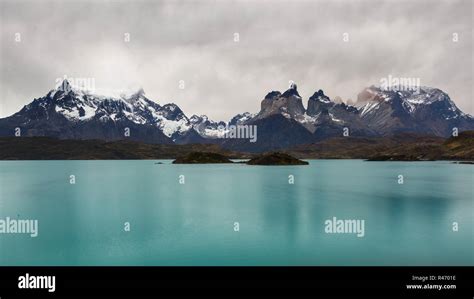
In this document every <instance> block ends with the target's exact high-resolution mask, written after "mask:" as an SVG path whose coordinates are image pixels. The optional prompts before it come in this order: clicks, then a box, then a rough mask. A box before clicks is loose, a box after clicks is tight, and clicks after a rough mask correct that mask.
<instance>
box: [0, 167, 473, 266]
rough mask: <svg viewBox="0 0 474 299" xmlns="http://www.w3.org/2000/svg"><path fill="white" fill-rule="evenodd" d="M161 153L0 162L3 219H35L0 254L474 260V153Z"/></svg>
mask: <svg viewBox="0 0 474 299" xmlns="http://www.w3.org/2000/svg"><path fill="white" fill-rule="evenodd" d="M155 162H157V161H150V160H149V161H2V162H0V219H5V218H6V217H11V218H14V219H37V220H38V222H39V232H38V236H37V237H36V238H31V237H30V236H29V235H25V234H0V265H474V220H473V219H474V210H473V208H474V206H473V202H474V198H473V192H474V189H473V188H474V187H473V185H474V184H473V183H474V166H473V165H459V164H453V163H450V162H364V161H361V160H310V165H308V166H247V165H243V164H238V165H237V164H236V165H232V164H227V165H226V164H220V165H173V164H170V163H171V161H169V160H166V161H161V162H163V163H164V164H155ZM70 175H74V176H75V180H76V183H75V184H74V185H72V184H70ZM180 175H184V180H185V181H184V184H180V182H179V180H180V177H179V176H180ZM289 175H293V176H294V184H289V182H288V180H289ZM399 175H403V178H404V182H403V184H399V183H398V179H399V178H398V176H399ZM333 217H337V219H359V220H364V222H365V235H364V237H361V238H359V237H357V236H356V235H355V234H328V233H325V221H326V220H327V219H332V218H333ZM125 222H129V223H130V231H125V230H124V228H125ZM235 222H238V224H239V231H235V230H234V227H235ZM453 222H457V223H458V231H453Z"/></svg>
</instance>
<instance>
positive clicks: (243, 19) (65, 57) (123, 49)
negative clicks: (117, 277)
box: [0, 0, 474, 120]
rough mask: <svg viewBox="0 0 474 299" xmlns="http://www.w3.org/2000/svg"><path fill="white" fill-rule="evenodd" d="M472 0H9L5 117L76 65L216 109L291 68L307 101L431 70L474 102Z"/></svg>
mask: <svg viewBox="0 0 474 299" xmlns="http://www.w3.org/2000/svg"><path fill="white" fill-rule="evenodd" d="M472 3H473V1H471V0H466V1H462V0H460V1H433V0H428V1H421V0H420V1H390V0H387V1H378V0H370V1H367V0H362V1H357V0H356V1H353V0H350V1H349V0H347V1H346V0H342V1H326V0H324V1H321V0H315V1H289V0H288V1H257V0H253V1H210V0H203V1H140V0H138V1H132V0H129V1H102V0H97V1H77V0H76V1H72V0H71V1H48V0H46V1H31V0H26V1H25V0H19V1H7V0H0V5H1V11H0V14H1V21H0V22H1V24H0V25H1V28H0V38H1V39H0V55H1V62H0V65H1V72H0V76H1V77H0V82H1V85H0V87H1V90H0V96H1V98H0V117H5V116H8V115H11V114H12V113H14V112H16V111H18V110H19V109H21V107H23V105H25V104H27V103H29V102H31V101H32V100H33V98H35V97H41V96H43V95H45V94H46V93H47V92H48V91H49V90H50V89H52V88H53V87H54V84H55V80H56V79H57V78H59V77H63V76H64V75H67V76H68V77H72V78H76V77H81V78H84V77H85V78H95V85H96V87H97V88H108V89H123V88H127V87H132V86H141V87H143V89H144V90H145V93H146V95H147V97H149V98H150V99H152V100H154V101H156V102H158V103H159V104H165V103H168V102H174V103H176V104H178V105H179V106H180V107H181V109H183V111H184V112H185V113H186V115H188V116H189V117H190V116H191V115H192V114H207V115H208V116H210V117H211V118H212V119H216V120H228V119H229V118H230V117H232V116H234V115H235V114H237V113H241V112H244V111H250V112H257V111H258V110H259V109H260V101H261V100H262V99H263V97H264V96H265V94H266V93H267V92H269V91H271V90H280V91H284V90H285V89H286V88H287V87H288V82H289V81H290V80H293V81H295V82H296V83H297V85H298V90H299V92H300V95H301V96H302V97H303V103H304V105H305V106H306V104H307V99H308V98H309V96H311V95H312V94H313V92H315V91H316V90H318V89H323V90H324V91H325V93H326V94H328V95H329V96H330V97H331V98H334V97H335V96H340V97H342V98H343V99H344V100H346V99H348V98H351V99H356V97H357V94H358V93H359V92H360V91H361V90H362V89H363V88H364V87H366V86H369V85H372V84H379V83H380V79H381V78H383V77H387V76H389V75H392V76H393V77H419V78H420V80H421V85H425V86H432V87H438V88H440V89H442V90H444V91H446V92H447V93H448V94H449V95H450V96H451V99H452V100H454V101H455V103H456V104H457V105H458V106H459V107H460V108H461V109H462V110H463V111H464V112H467V113H470V114H472V113H473V112H474V109H473V104H472V101H473V97H472V85H473V64H472V63H473V60H472V59H473V58H472V55H473V54H472V53H473V49H472V38H473V35H472V34H473V33H472V27H473V22H472V14H473V8H472ZM16 33H20V34H21V42H16V41H15V34H16ZM124 33H130V42H128V43H127V42H125V41H124ZM235 33H238V34H239V41H238V42H235V41H234V37H235V35H234V34H235ZM344 33H348V34H349V35H348V37H349V41H348V42H345V41H344V40H343V35H344ZM453 33H457V34H458V37H459V40H458V42H453ZM180 80H183V81H184V84H185V85H184V89H180V88H179V81H180Z"/></svg>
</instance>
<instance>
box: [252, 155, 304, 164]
mask: <svg viewBox="0 0 474 299" xmlns="http://www.w3.org/2000/svg"><path fill="white" fill-rule="evenodd" d="M247 164H248V165H308V164H309V163H308V162H306V161H303V160H300V159H296V158H294V157H292V156H290V155H288V154H283V153H267V154H263V155H259V156H257V157H255V158H253V159H250V160H249V161H248V162H247Z"/></svg>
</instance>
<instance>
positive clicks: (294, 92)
mask: <svg viewBox="0 0 474 299" xmlns="http://www.w3.org/2000/svg"><path fill="white" fill-rule="evenodd" d="M281 96H282V97H284V98H289V97H291V96H295V97H300V98H301V96H300V94H299V93H298V87H297V86H296V83H291V84H290V87H289V88H288V89H287V90H286V91H285V92H284V93H283V94H282V95H281Z"/></svg>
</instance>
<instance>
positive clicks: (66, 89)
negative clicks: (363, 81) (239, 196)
mask: <svg viewBox="0 0 474 299" xmlns="http://www.w3.org/2000/svg"><path fill="white" fill-rule="evenodd" d="M306 107H307V108H305V107H304V106H303V102H302V97H301V96H300V95H299V93H298V90H297V86H296V84H293V85H292V86H290V88H289V89H288V90H286V91H285V92H283V93H281V92H279V91H272V92H270V93H268V94H267V95H266V96H265V97H264V99H263V100H262V102H261V109H260V111H259V112H258V113H255V114H251V113H249V112H245V113H242V114H238V115H236V116H235V117H233V118H232V119H231V120H229V121H227V122H224V121H213V120H210V119H209V118H208V117H207V116H206V115H200V116H197V115H192V116H191V117H189V118H188V117H187V116H186V114H185V113H184V112H183V111H182V110H181V109H180V108H179V107H178V106H177V105H175V104H173V103H171V104H165V105H163V106H162V105H160V104H158V103H156V102H154V101H152V100H150V99H148V98H147V97H146V96H145V92H144V91H143V89H139V90H136V91H132V92H130V91H128V92H118V93H115V94H108V95H104V94H101V93H100V92H90V91H85V90H82V89H78V88H75V87H73V86H71V85H70V84H69V82H68V81H67V80H65V81H64V82H63V84H62V85H61V86H60V87H58V88H55V89H53V90H51V91H49V92H48V93H47V94H46V95H45V96H43V97H41V98H37V99H34V100H33V101H32V102H31V103H29V104H28V105H26V106H24V107H23V108H22V109H21V110H20V111H19V112H17V113H15V114H13V115H12V116H9V117H6V118H3V119H0V136H14V134H15V132H16V131H15V130H16V129H17V128H20V129H21V130H22V133H21V135H22V136H51V137H57V138H62V139H104V140H117V139H126V138H129V139H132V140H137V141H142V142H147V143H168V144H172V143H209V142H212V143H220V144H221V145H222V146H224V147H226V148H230V149H234V150H244V151H264V150H270V149H278V148H285V147H290V146H293V145H297V144H304V143H311V142H314V141H317V140H321V139H325V138H329V137H334V136H342V132H343V128H348V130H349V132H350V135H351V136H387V135H391V134H395V133H399V132H414V133H420V134H429V135H437V136H449V135H451V133H452V131H453V128H457V129H458V130H459V131H464V130H473V129H474V119H473V117H472V116H470V115H468V114H465V113H463V112H462V111H460V110H459V108H457V107H456V105H455V104H454V102H453V101H452V100H451V99H450V98H449V96H448V95H447V94H446V93H445V92H443V91H441V90H439V89H436V88H430V87H421V88H420V89H419V90H416V91H385V90H382V89H380V88H378V87H375V86H371V87H368V88H366V89H364V90H363V91H362V92H361V93H360V94H359V95H358V98H357V101H356V103H355V104H354V105H347V104H345V103H343V102H339V101H337V103H336V102H335V101H332V100H331V99H330V98H329V97H328V96H327V95H325V94H324V92H323V91H322V90H321V89H319V90H318V91H316V92H315V93H314V94H313V95H312V96H311V97H310V98H309V99H308V104H307V106H306ZM231 125H256V126H257V128H258V139H257V142H256V143H249V142H248V140H242V139H234V140H232V139H230V140H229V139H223V138H222V137H224V135H225V132H226V130H227V127H228V126H231ZM126 128H127V129H129V131H130V134H129V136H124V130H125V129H126Z"/></svg>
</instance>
